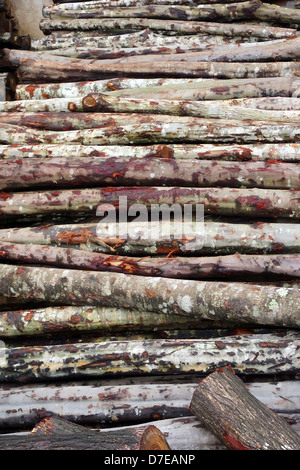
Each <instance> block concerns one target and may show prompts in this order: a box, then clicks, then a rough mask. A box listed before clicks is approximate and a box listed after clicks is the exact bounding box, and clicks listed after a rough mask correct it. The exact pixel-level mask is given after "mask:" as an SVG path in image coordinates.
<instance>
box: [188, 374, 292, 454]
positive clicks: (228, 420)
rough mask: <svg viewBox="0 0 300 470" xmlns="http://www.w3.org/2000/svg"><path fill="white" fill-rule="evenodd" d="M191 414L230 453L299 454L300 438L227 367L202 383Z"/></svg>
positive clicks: (194, 399)
mask: <svg viewBox="0 0 300 470" xmlns="http://www.w3.org/2000/svg"><path fill="white" fill-rule="evenodd" d="M191 410H192V412H193V413H194V414H195V415H196V416H197V418H198V419H199V420H200V421H201V422H202V423H203V424H204V425H205V426H206V427H208V429H209V430H210V431H212V432H213V433H214V434H215V435H217V437H219V438H220V439H221V440H222V441H223V442H224V444H225V445H226V446H227V447H228V448H229V449H233V450H297V449H299V447H300V436H299V435H298V434H297V433H295V432H294V431H293V430H292V429H291V427H290V425H289V424H288V423H287V422H286V421H285V420H284V419H283V418H282V417H280V416H279V415H277V414H276V413H275V412H274V411H272V410H270V409H269V408H268V407H267V406H266V405H265V404H263V403H262V402H260V401H259V400H258V399H257V398H255V397H254V396H253V395H252V394H251V393H250V392H249V391H248V390H247V388H246V387H245V385H244V383H243V381H242V380H241V379H240V378H238V377H237V376H236V375H235V374H234V373H233V371H231V369H230V368H228V367H226V368H224V369H220V370H218V371H216V372H214V373H213V374H211V375H209V376H208V377H206V378H205V379H204V380H202V381H201V382H200V383H199V385H198V387H197V388H196V390H195V392H194V394H193V398H192V400H191ZM236 410H238V413H236Z"/></svg>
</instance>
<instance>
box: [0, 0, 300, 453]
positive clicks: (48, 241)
mask: <svg viewBox="0 0 300 470" xmlns="http://www.w3.org/2000/svg"><path fill="white" fill-rule="evenodd" d="M55 3H56V4H57V5H53V6H51V7H44V9H43V16H44V18H43V19H42V21H41V24H40V27H41V30H42V31H43V32H44V33H45V37H44V38H42V39H32V41H31V50H30V51H27V50H16V49H9V48H6V49H4V50H3V52H2V63H3V64H5V65H6V66H7V67H9V68H10V69H11V70H12V71H13V72H14V74H15V76H16V77H17V79H18V85H17V87H16V91H15V100H14V101H11V102H8V101H6V102H3V103H0V122H1V128H0V144H1V145H0V159H1V161H0V191H1V192H0V214H1V219H0V224H1V229H0V260H1V263H2V264H1V265H0V308H1V315H0V338H1V340H2V346H3V347H2V349H1V348H0V366H1V368H0V380H1V382H2V383H3V384H2V387H1V389H0V428H1V432H2V433H5V432H7V431H8V430H9V431H13V430H14V431H21V430H27V429H31V428H32V427H34V426H35V425H36V424H37V422H38V421H39V420H41V419H42V418H45V417H46V421H45V422H43V423H44V424H43V425H38V428H37V429H38V430H40V429H41V428H42V429H44V428H43V426H46V428H47V426H50V427H52V429H54V428H56V426H58V428H59V429H60V423H61V422H60V419H66V420H67V421H72V422H73V424H72V425H71V424H69V425H68V423H67V424H66V423H65V422H64V424H63V427H64V430H65V432H66V429H69V427H68V426H71V428H70V433H72V435H73V434H74V435H76V434H77V433H80V432H83V431H81V430H80V429H77V431H76V429H75V427H76V426H75V424H74V423H77V424H83V425H85V428H84V432H86V433H87V436H86V437H87V439H90V442H92V441H93V438H94V435H93V436H90V433H91V432H92V431H87V430H86V426H90V427H93V428H96V429H97V428H101V429H103V428H105V430H106V431H109V432H107V433H106V432H105V433H104V432H103V434H102V432H101V436H103V435H105V434H106V436H107V434H110V433H112V431H114V432H115V433H116V434H115V436H116V441H108V437H106V441H105V437H102V439H104V441H105V442H106V444H104V448H111V447H109V446H110V445H112V444H111V442H114V444H113V445H114V446H115V447H114V448H115V449H116V448H118V444H117V442H119V441H118V439H120V434H118V433H120V432H121V435H122V436H123V441H122V442H123V444H122V445H125V446H126V445H127V444H128V446H129V447H130V444H129V442H131V439H133V438H132V436H133V435H134V436H135V437H134V439H135V441H134V442H135V444H132V446H133V447H132V448H153V447H151V446H153V442H151V444H149V440H151V438H149V437H147V435H148V433H150V434H149V435H150V436H151V435H153V431H154V429H155V445H157V446H158V447H156V448H165V449H167V448H168V446H170V448H171V449H189V450H194V449H207V448H209V449H219V448H223V445H226V446H227V447H230V448H240V449H241V448H249V447H251V446H252V447H251V448H264V447H263V446H264V445H266V446H267V447H266V448H268V449H271V448H272V442H269V441H265V440H264V439H265V438H266V434H268V433H270V436H271V437H270V439H271V441H272V438H273V437H274V436H275V434H276V436H277V437H278V436H279V435H281V434H282V433H283V435H284V436H285V437H286V441H284V438H283V441H281V442H280V443H279V444H278V442H276V443H274V441H273V444H274V446H273V447H274V448H292V447H293V446H294V447H293V448H300V445H299V436H298V435H299V434H300V415H299V405H300V404H299V385H298V384H299V382H297V378H299V371H300V334H299V326H300V290H299V277H300V231H299V219H300V205H299V202H300V196H299V194H300V193H299V189H300V164H299V162H300V126H299V122H300V98H299V92H300V87H299V85H300V82H299V80H300V78H299V77H300V62H299V59H300V36H299V32H298V27H299V24H300V9H297V8H299V6H300V5H299V1H288V2H272V4H267V3H264V2H261V1H259V0H250V1H245V2H241V1H236V2H233V1H231V2H228V3H226V4H218V3H216V2H215V1H214V0H202V1H201V3H200V1H196V0H155V1H148V0H96V1H88V2H83V1H82V2H74V3H72V2H69V1H67V2H65V3H61V2H60V1H56V2H55ZM276 3H278V4H277V5H276ZM279 4H280V5H279ZM282 4H285V5H284V6H282ZM187 207H189V208H190V207H192V209H193V210H194V214H193V216H191V218H190V219H191V220H190V222H191V223H190V224H189V229H190V231H189V232H188V233H186V232H185V229H186V225H185V223H184V220H183V219H182V215H183V213H184V214H185V215H187V212H188V210H187V209H186V213H185V212H184V211H183V209H184V208H187ZM199 207H201V208H204V221H202V224H201V223H199V220H197V219H196V216H197V215H198V213H197V209H198V208H199ZM124 208H126V209H127V208H128V209H129V211H128V214H127V212H126V215H128V216H129V219H128V220H127V218H125V219H124ZM161 209H164V212H163V213H162V217H159V210H161ZM155 210H156V216H157V213H158V217H157V220H156V223H155V224H156V225H155V228H156V229H157V230H156V231H155V235H156V236H155V237H153V233H152V232H151V233H150V232H149V223H148V222H149V220H150V219H151V217H152V215H153V212H155ZM157 211H158V212H157ZM168 211H169V212H168ZM170 212H172V214H173V213H174V220H173V221H172V223H171V224H169V223H168V222H169V221H168V220H167V219H168V218H165V217H164V215H165V214H166V213H168V215H170ZM119 216H120V217H119ZM137 216H139V217H140V220H142V219H143V220H142V221H141V222H140V223H138V222H137V219H136V218H137ZM114 217H115V219H114ZM100 221H101V223H100ZM114 222H115V223H114ZM130 224H131V225H130ZM170 225H171V233H168V229H169V228H170ZM197 230H198V231H197ZM166 234H167V236H166ZM1 351H2V353H1ZM225 366H230V369H228V370H229V372H228V371H227V369H226V367H225ZM224 367H225V370H226V371H227V372H226V373H223V372H224V369H223V368H224ZM216 371H217V372H216ZM231 371H234V372H235V374H233V373H232V372H231ZM214 374H216V375H214ZM237 376H238V377H239V379H237ZM203 377H205V380H203V381H202V382H201V383H200V384H199V385H198V386H197V384H198V383H199V380H200V379H201V378H203ZM210 377H214V378H215V377H218V378H217V379H212V382H207V381H208V379H209V378H210ZM219 377H221V379H220V378H219ZM224 377H227V378H226V379H224ZM233 377H235V378H233ZM240 379H241V381H242V382H245V383H246V384H247V387H248V391H249V392H251V394H253V397H256V398H255V400H256V401H253V402H252V401H251V406H253V407H254V408H255V410H256V411H257V416H258V415H259V413H258V409H259V410H260V408H259V405H258V403H260V402H263V403H264V404H265V405H267V406H268V407H269V408H271V409H272V410H273V411H276V412H277V413H278V415H281V418H282V419H281V422H282V423H284V426H285V425H286V422H287V423H288V427H287V428H288V430H286V429H285V428H284V426H283V428H284V429H285V430H283V431H282V429H281V427H280V426H279V427H277V424H276V423H275V424H274V423H273V418H270V416H269V415H265V414H264V413H265V411H261V413H262V416H264V418H263V419H261V416H260V418H257V421H256V422H255V423H252V424H251V426H252V428H251V430H250V431H251V432H250V431H249V430H247V426H246V430H245V426H244V424H245V421H247V420H248V418H249V416H250V415H251V416H253V413H250V412H249V413H248V415H247V413H245V414H243V410H244V402H243V401H242V400H240V401H239V399H238V398H237V397H236V395H235V394H237V396H238V397H240V395H241V394H243V393H244V392H243V391H242V388H243V387H241V385H240V384H239V383H235V382H234V381H235V380H236V381H238V380H240ZM213 380H216V381H215V382H214V381H213ZM232 381H233V382H232ZM242 382H241V383H242ZM206 386H207V390H208V391H207V390H206V392H204V391H203V389H205V387H206ZM201 387H202V391H199V390H200V389H201ZM220 390H221V392H220ZM245 390H246V389H245ZM222 391H223V392H222ZM233 391H234V393H233ZM222 393H223V395H222ZM209 396H213V397H214V400H212V403H210V402H209V399H208V397H209ZM222 396H223V397H226V400H227V401H226V403H228V401H230V397H231V398H232V400H233V411H232V409H231V411H230V413H229V415H231V414H232V413H233V414H234V416H235V419H236V423H238V421H239V417H240V419H241V420H244V421H242V424H241V429H239V425H238V424H237V426H236V428H237V429H238V431H237V429H236V433H234V432H233V431H232V429H233V428H234V422H233V424H232V423H231V424H230V426H231V428H230V432H229V429H227V428H226V426H225V428H224V427H223V428H222V429H221V430H220V423H222V422H223V424H224V423H227V426H229V424H228V423H229V418H228V416H229V415H228V414H225V416H224V415H223V416H222V414H219V411H220V410H217V403H218V399H219V400H220V401H221V402H222ZM224 400H225V399H224ZM246 401H247V400H246ZM247 403H248V404H249V403H250V402H248V401H247ZM199 407H200V408H199ZM220 408H222V407H220ZM225 408H226V407H225ZM199 409H201V410H203V412H202V411H201V413H199ZM222 409H223V408H222ZM245 409H246V407H245ZM223 411H224V409H223ZM227 411H228V410H227ZM273 411H272V412H271V413H273ZM52 415H59V419H58V418H49V417H51V416H52ZM272 416H273V415H272ZM56 419H58V421H56ZM198 419H201V420H202V422H203V423H204V427H199V421H198ZM47 420H48V421H47ZM49 420H50V421H49ZM152 421H154V425H155V427H154V428H153V427H151V426H149V423H150V422H152ZM49 422H50V425H49ZM262 422H264V425H265V426H266V429H264V433H265V434H264V433H263V432H262ZM45 423H46V424H45ZM47 423H48V424H47ZM243 423H244V424H243ZM152 424H153V423H152ZM117 425H118V426H119V427H118V428H116V426H117ZM72 426H73V427H72ZM145 426H146V428H147V433H146V434H147V435H146V434H144V432H145ZM78 428H79V427H78ZM47 429H48V428H47ZM224 429H225V430H224ZM255 429H257V435H256V436H255V439H257V441H258V442H256V443H255V444H253V441H251V442H252V444H249V440H247V439H244V437H245V436H242V435H241V434H243V433H244V434H245V433H246V434H247V432H248V431H249V433H250V434H251V438H254V437H253V436H254V435H255V432H254V434H253V430H255ZM275 429H276V432H274V435H273V437H272V435H271V431H274V430H275ZM132 430H133V431H132ZM141 430H142V431H141ZM159 430H160V432H161V434H159ZM260 431H261V432H260ZM290 431H291V432H292V437H290V436H288V434H289V432H290ZM42 432H44V431H42ZM93 432H94V431H93ZM35 433H36V428H35ZM151 433H152V434H151ZM37 434H39V432H37ZM129 435H130V436H131V437H128V436H129ZM214 435H215V436H217V437H214ZM118 436H119V437H118ZM124 436H126V439H127V437H128V441H126V440H125V441H124ZM136 436H139V437H138V438H137V437H136ZM141 436H143V438H141ZM295 436H296V437H295ZM164 437H165V438H167V441H168V442H165V441H164ZM248 437H249V436H248ZM1 439H2V440H1ZM1 439H0V448H2V447H3V446H4V447H6V448H8V447H9V445H11V446H12V447H13V448H16V445H17V443H18V442H21V441H22V439H23V437H22V438H21V435H20V436H19V440H18V433H15V434H10V437H9V438H8V437H7V436H2V438H1ZM5 439H6V441H5ZM9 439H10V440H9ZM55 439H56V437H53V442H52V445H53V446H54V447H55V445H56V444H57V442H56V441H55ZM134 439H133V440H134ZM141 439H142V440H141ZM255 439H254V440H255ZM293 439H294V441H293ZM33 440H34V439H33ZM79 440H80V441H81V442H82V438H81V437H80V439H79ZM137 440H138V446H139V447H134V445H136V442H137ZM274 440H276V439H275V437H274ZM25 441H26V439H25ZM142 441H143V442H146V441H147V442H148V444H141V442H142ZM157 441H159V442H160V444H158V443H157ZM290 441H293V445H292V444H291V445H290ZM22 442H23V441H22ZM26 442H27V444H26V443H25V444H24V445H25V447H26V445H27V446H29V444H28V443H29V441H28V440H27V441H26ZM35 442H36V441H35ZM48 442H50V441H48ZM101 442H102V441H101ZM124 442H125V444H124ZM265 442H267V444H265ZM284 442H286V444H284ZM22 445H23V444H22ZM30 445H33V447H34V448H37V447H36V444H32V443H31V441H30ZM41 445H42V444H41ZM69 445H70V443H67V444H66V446H69ZM99 445H100V444H99ZM101 445H102V444H101ZM160 445H161V447H160ZM1 446H2V447H1ZM20 446H21V444H20ZM105 446H106V447H105ZM143 446H144V447H143ZM145 446H146V447H145ZM147 446H148V447H147ZM149 446H150V447H149ZM164 446H165V447H164ZM276 446H277V447H276ZM120 448H121V447H120ZM122 448H123V447H122Z"/></svg>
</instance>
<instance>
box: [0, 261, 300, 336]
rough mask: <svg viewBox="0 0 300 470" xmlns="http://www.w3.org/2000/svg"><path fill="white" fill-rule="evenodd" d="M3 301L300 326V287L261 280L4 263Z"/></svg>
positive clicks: (0, 294)
mask: <svg viewBox="0 0 300 470" xmlns="http://www.w3.org/2000/svg"><path fill="white" fill-rule="evenodd" d="M0 272H1V283H0V303H1V304H3V305H6V304H7V303H9V302H10V303H18V302H23V303H24V300H26V299H27V300H28V299H29V298H30V301H31V302H32V304H36V303H38V302H47V303H48V305H49V306H50V305H93V306H101V307H117V308H129V309H136V310H139V309H140V310H143V311H150V312H158V313H159V312H163V313H167V314H177V315H187V316H188V317H190V316H196V317H198V318H199V319H204V320H217V321H218V322H223V321H224V323H226V320H227V321H228V320H229V321H230V322H236V323H238V322H240V323H247V324H264V325H273V326H274V325H277V326H282V327H283V326H286V327H289V328H299V325H300V315H299V308H300V290H299V289H298V288H297V287H296V288H292V287H291V288H282V287H274V286H268V285H259V284H256V285H255V284H253V285H252V284H239V283H235V282H229V283H228V282H222V283H221V282H213V281H211V282H209V281H190V280H189V281H187V280H181V279H179V280H176V282H175V281H174V279H167V278H162V277H148V276H145V277H141V276H135V275H130V274H120V273H108V272H96V271H93V272H89V271H82V270H70V269H64V270H61V269H56V268H48V267H25V266H11V265H4V264H3V265H1V270H0Z"/></svg>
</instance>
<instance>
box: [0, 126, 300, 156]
mask: <svg viewBox="0 0 300 470" xmlns="http://www.w3.org/2000/svg"><path fill="white" fill-rule="evenodd" d="M23 125H25V122H23ZM30 125H31V124H30ZM48 157H51V158H56V157H77V158H81V157H99V158H102V157H107V158H113V157H123V158H149V157H155V158H174V159H187V160H188V159H191V160H220V161H222V160H229V161H249V160H254V161H270V162H272V161H273V163H274V162H275V161H283V162H291V163H292V162H300V144H297V143H295V144H285V143H284V144H259V145H256V144H244V145H225V144H224V145H221V144H220V145H213V144H198V145H193V144H187V145H180V144H168V145H144V146H134V147H133V146H129V145H128V146H126V145H112V146H96V145H93V146H88V145H59V144H58V145H55V144H52V145H51V144H50V145H48V144H45V145H0V159H12V158H22V159H23V158H24V159H25V158H40V159H43V158H48Z"/></svg>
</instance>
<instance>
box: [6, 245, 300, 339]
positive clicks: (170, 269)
mask: <svg viewBox="0 0 300 470" xmlns="http://www.w3.org/2000/svg"><path fill="white" fill-rule="evenodd" d="M174 252H175V253H176V249H175V248H174ZM0 261H1V262H8V261H9V262H16V263H22V264H29V265H30V264H34V265H41V266H43V265H45V266H47V265H48V266H54V267H59V268H69V269H82V270H88V271H107V272H116V273H128V274H135V275H138V276H154V277H167V278H174V279H194V280H202V279H212V280H214V279H226V280H228V279H229V280H232V279H235V280H244V279H246V280H247V279H248V278H254V279H255V277H256V276H258V277H259V276H260V275H263V276H264V280H267V279H270V277H271V279H272V278H274V276H275V277H276V276H280V278H281V279H284V278H292V279H295V278H298V277H300V255H299V254H282V255H281V254H276V255H256V254H255V255H240V254H235V255H226V256H212V257H194V256H193V257H184V258H182V257H181V258H180V257H177V256H176V257H175V258H157V257H152V258H137V257H128V256H127V257H126V256H117V255H109V254H100V253H91V252H88V251H84V250H78V249H74V248H60V247H54V246H49V245H28V244H15V243H8V242H7V243H4V242H1V243H0ZM1 318H3V314H2V315H1ZM1 318H0V324H1ZM0 331H1V327H0Z"/></svg>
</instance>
